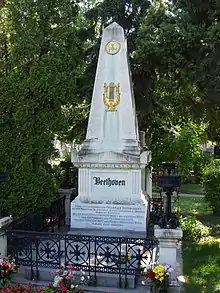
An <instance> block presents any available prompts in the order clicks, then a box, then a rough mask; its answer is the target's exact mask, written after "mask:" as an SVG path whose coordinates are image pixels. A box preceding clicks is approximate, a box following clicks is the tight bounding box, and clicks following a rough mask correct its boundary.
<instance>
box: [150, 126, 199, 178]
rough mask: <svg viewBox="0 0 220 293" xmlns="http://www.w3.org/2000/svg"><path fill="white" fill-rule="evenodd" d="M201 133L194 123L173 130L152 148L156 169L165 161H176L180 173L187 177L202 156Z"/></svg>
mask: <svg viewBox="0 0 220 293" xmlns="http://www.w3.org/2000/svg"><path fill="white" fill-rule="evenodd" d="M199 132H200V129H199V128H198V127H197V126H196V125H194V124H193V123H187V124H185V125H183V126H182V127H176V128H175V129H173V131H172V132H170V133H169V134H167V136H166V137H164V138H163V140H162V139H161V140H160V141H159V143H158V144H155V145H153V146H152V158H153V165H154V167H158V166H159V165H160V164H161V163H162V162H165V161H167V162H171V161H174V162H177V163H178V168H179V172H180V173H181V174H182V175H183V176H184V177H187V176H188V175H189V174H190V172H191V171H192V170H193V166H194V162H195V161H196V160H198V158H199V157H200V155H201V145H200V143H201V139H200V133H199Z"/></svg>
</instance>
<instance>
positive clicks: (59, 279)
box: [0, 258, 88, 293]
mask: <svg viewBox="0 0 220 293" xmlns="http://www.w3.org/2000/svg"><path fill="white" fill-rule="evenodd" d="M0 261H1V262H0V284H1V287H0V288H1V289H0V293H54V292H56V293H62V292H66V293H84V291H83V288H84V287H85V285H87V281H88V277H87V278H86V277H85V276H84V274H83V272H80V273H77V274H75V270H74V266H73V265H67V266H65V264H64V263H61V265H60V269H59V270H57V271H56V272H55V274H54V280H53V283H50V284H48V285H47V286H44V287H36V286H34V285H33V284H31V283H29V284H28V285H22V284H21V283H17V284H12V282H11V275H12V273H15V272H16V271H17V268H18V267H17V266H16V264H15V262H14V261H10V260H9V258H4V259H2V260H0Z"/></svg>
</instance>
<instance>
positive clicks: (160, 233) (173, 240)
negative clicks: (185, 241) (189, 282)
mask: <svg viewBox="0 0 220 293" xmlns="http://www.w3.org/2000/svg"><path fill="white" fill-rule="evenodd" d="M154 236H155V237H156V238H157V239H158V241H159V262H160V263H161V264H169V265H171V266H172V268H173V269H174V271H173V274H172V276H171V281H172V282H171V283H172V284H173V285H171V288H170V291H169V292H180V291H179V290H180V285H181V284H180V283H179V282H178V279H179V277H180V276H181V275H182V267H181V264H182V256H181V252H180V251H181V246H180V245H179V244H178V242H179V240H181V239H182V237H183V231H182V229H181V228H179V227H178V228H176V229H161V228H160V227H159V226H157V225H155V226H154Z"/></svg>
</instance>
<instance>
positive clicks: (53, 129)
mask: <svg viewBox="0 0 220 293" xmlns="http://www.w3.org/2000/svg"><path fill="white" fill-rule="evenodd" d="M1 14H2V15H4V18H3V19H2V18H1V21H2V22H3V28H2V26H1V29H0V38H1V39H4V38H5V41H4V43H2V44H3V45H1V46H0V52H1V53H0V54H1V56H3V59H2V62H1V63H0V97H1V98H0V108H1V113H2V115H1V120H0V129H1V139H0V157H1V161H0V168H1V170H2V171H4V170H7V171H9V180H8V181H6V182H5V184H2V186H1V189H2V194H3V195H4V197H1V201H2V205H6V208H7V210H8V212H10V213H11V214H13V215H19V214H23V213H25V212H26V211H30V210H35V209H38V208H40V207H41V206H45V205H47V204H48V203H49V202H50V201H51V200H52V199H53V198H54V196H56V186H55V185H54V181H53V178H52V176H51V174H50V173H48V172H47V171H46V169H45V164H46V163H47V160H48V159H49V158H50V157H51V156H52V155H53V151H54V149H53V139H54V135H55V134H57V135H58V136H59V137H64V138H66V137H68V131H72V129H71V127H72V126H73V125H74V124H76V123H77V120H83V119H82V118H84V115H85V107H83V105H82V106H80V105H81V104H83V103H82V102H83V99H82V98H81V97H79V96H78V95H77V91H76V88H77V80H78V78H79V76H80V75H81V72H82V71H83V66H84V62H83V60H82V59H81V58H80V54H81V52H82V51H83V50H84V45H85V47H86V44H85V43H84V39H83V38H82V37H81V19H80V18H81V15H80V8H79V6H78V4H77V1H71V0H62V1H61V0H53V1H34V2H33V1H30V0H22V1H14V0H8V1H5V4H4V5H3V6H1ZM74 115H75V116H74ZM80 116H81V119H79V117H80Z"/></svg>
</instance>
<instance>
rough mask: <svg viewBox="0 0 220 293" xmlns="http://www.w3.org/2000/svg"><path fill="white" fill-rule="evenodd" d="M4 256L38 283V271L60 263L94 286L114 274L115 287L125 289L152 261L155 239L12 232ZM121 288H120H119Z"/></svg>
mask: <svg viewBox="0 0 220 293" xmlns="http://www.w3.org/2000/svg"><path fill="white" fill-rule="evenodd" d="M7 236H8V253H9V254H10V255H11V256H12V257H14V258H15V260H16V262H17V263H18V264H20V265H22V266H24V267H29V268H30V272H31V279H32V280H33V279H35V280H38V279H39V271H40V268H51V269H58V268H59V267H60V264H61V262H64V263H65V264H66V265H67V264H73V265H74V266H75V269H76V270H77V271H79V270H83V271H84V272H85V273H86V274H87V275H88V276H89V277H90V278H89V279H90V285H92V286H96V285H97V276H100V274H102V273H107V274H114V275H115V276H114V277H115V278H117V284H118V286H119V287H122V286H123V287H125V288H126V287H127V282H128V277H129V276H133V277H134V278H135V280H136V279H137V278H138V276H140V275H142V273H143V271H144V268H145V267H146V266H147V265H149V264H151V263H152V262H153V261H154V258H155V252H156V248H157V245H158V242H157V240H156V239H155V238H126V237H102V236H85V235H71V234H61V233H58V234H57V233H56V234H55V233H44V232H41V233H39V232H29V231H19V230H17V231H15V230H10V231H8V232H7ZM122 284H123V285H122Z"/></svg>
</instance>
